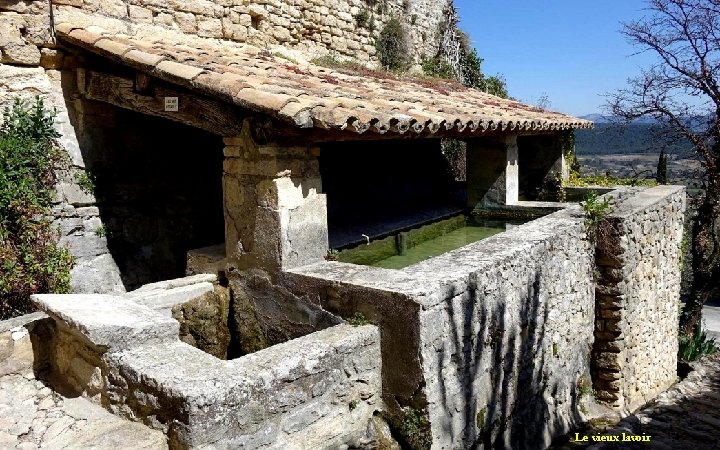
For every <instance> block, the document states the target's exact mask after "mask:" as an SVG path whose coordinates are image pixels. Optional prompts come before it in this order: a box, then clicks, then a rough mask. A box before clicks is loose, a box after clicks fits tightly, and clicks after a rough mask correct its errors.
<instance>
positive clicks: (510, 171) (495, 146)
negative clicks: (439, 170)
mask: <svg viewBox="0 0 720 450" xmlns="http://www.w3.org/2000/svg"><path fill="white" fill-rule="evenodd" d="M466 170H467V198H468V206H469V207H470V208H476V207H492V206H496V205H512V204H516V203H517V201H518V146H517V136H516V135H510V136H502V137H498V138H493V139H488V138H478V139H470V140H468V141H467V169H466Z"/></svg>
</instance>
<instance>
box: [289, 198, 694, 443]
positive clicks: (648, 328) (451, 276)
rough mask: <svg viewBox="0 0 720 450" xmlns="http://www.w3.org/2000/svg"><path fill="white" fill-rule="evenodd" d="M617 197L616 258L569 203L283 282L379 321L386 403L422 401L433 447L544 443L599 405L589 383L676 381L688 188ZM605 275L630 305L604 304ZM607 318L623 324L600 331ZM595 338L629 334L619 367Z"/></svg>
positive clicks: (397, 406) (646, 391)
mask: <svg viewBox="0 0 720 450" xmlns="http://www.w3.org/2000/svg"><path fill="white" fill-rule="evenodd" d="M610 195H613V196H614V197H615V199H616V201H615V202H614V204H615V205H616V207H617V209H616V210H615V212H614V213H613V216H612V217H616V218H617V220H618V224H619V225H621V228H619V230H622V233H621V234H619V236H620V237H619V242H620V244H619V247H617V248H615V247H613V248H614V249H615V250H613V251H614V253H612V255H613V258H615V259H614V260H613V261H614V262H612V263H606V260H608V259H612V258H609V257H605V256H603V255H602V254H600V255H596V254H595V249H594V245H593V244H592V243H591V240H590V239H589V238H588V236H587V229H586V225H585V223H584V222H585V219H584V215H583V212H582V210H581V208H580V207H579V206H572V207H570V208H567V209H564V210H562V211H558V212H555V213H553V214H550V215H548V216H546V217H543V218H541V219H537V220H535V221H532V222H530V223H526V224H524V225H521V226H518V227H515V228H512V229H510V230H508V231H506V232H505V233H502V234H499V235H495V236H493V237H491V238H488V239H485V240H482V241H479V242H476V243H474V244H470V245H468V246H465V247H463V248H460V249H458V250H455V251H452V252H448V253H446V254H444V255H440V256H438V257H435V258H431V259H429V260H427V261H425V262H422V263H419V264H416V265H413V266H409V267H407V268H405V269H401V270H385V269H379V268H375V267H367V266H356V265H351V264H344V263H333V262H325V263H318V264H313V265H309V266H305V267H300V268H297V269H293V270H291V271H289V272H288V277H289V279H288V282H291V283H292V285H291V286H292V289H293V290H295V291H297V292H303V293H304V294H305V295H306V296H308V297H310V293H312V292H315V293H319V295H318V294H316V295H318V300H317V301H318V302H319V303H320V304H321V305H322V306H323V307H324V308H325V309H327V310H329V311H332V312H334V313H336V314H339V315H341V316H342V317H348V318H349V317H352V316H353V314H354V313H357V312H359V313H362V314H363V315H364V316H365V317H367V318H368V319H369V320H370V321H371V322H372V323H377V324H378V326H379V328H380V331H381V334H382V346H383V348H382V354H383V389H384V392H385V401H386V404H387V405H388V406H389V408H390V411H391V412H392V413H393V414H396V415H399V416H402V415H403V414H406V413H407V412H408V408H414V409H415V410H416V411H424V413H425V414H427V417H428V419H429V423H430V430H429V432H430V435H431V436H429V438H430V439H431V441H432V444H431V448H432V449H451V448H545V447H547V446H548V445H549V444H550V442H551V440H552V438H553V437H556V436H557V435H559V434H563V433H565V432H567V431H568V430H569V429H571V428H573V427H575V426H577V425H579V424H580V423H581V422H582V420H583V419H584V418H586V417H585V412H584V411H586V408H588V409H587V410H593V409H595V405H594V403H595V399H594V398H593V395H592V387H593V386H592V383H593V381H596V385H595V388H596V389H598V390H599V394H600V398H601V399H603V400H608V399H607V398H606V397H603V395H605V393H606V391H603V390H602V389H605V388H606V385H605V384H604V380H607V379H608V378H610V379H612V380H615V382H617V383H618V384H619V385H620V386H622V389H621V390H619V391H618V392H619V394H618V395H619V396H620V395H628V396H629V397H628V398H629V399H630V400H629V401H628V402H627V406H628V407H631V408H636V407H638V406H640V404H641V403H642V402H640V401H638V400H636V399H639V398H642V399H645V400H647V399H650V398H651V397H652V396H654V395H656V394H657V393H658V392H660V390H662V389H663V388H664V387H666V386H667V384H668V383H670V382H672V380H674V379H675V364H676V360H675V358H676V352H677V301H678V290H677V289H678V286H679V284H678V283H679V268H678V266H677V264H678V260H679V250H678V249H679V242H680V236H681V234H680V230H681V229H682V227H681V224H682V222H683V211H684V193H683V190H682V188H680V187H657V188H652V189H647V190H643V189H642V188H633V189H622V190H620V191H616V192H613V193H612V194H610ZM612 217H611V219H612ZM618 249H619V250H618ZM617 255H620V257H619V259H618V256H617ZM596 258H597V264H598V265H599V266H600V267H601V272H603V278H602V281H601V284H600V285H599V286H597V287H596V281H595V278H594V271H595V264H596ZM293 277H294V278H293ZM611 279H612V280H613V283H614V284H612V283H611V284H612V286H611V285H610V284H608V283H610V280H611ZM603 283H605V284H603ZM611 287H612V288H613V289H616V290H617V289H620V290H621V291H622V292H619V291H618V292H617V293H616V294H613V295H614V297H612V298H611V300H613V301H622V302H624V303H623V305H624V306H622V308H621V307H619V306H617V305H616V304H612V305H608V304H606V303H605V302H606V299H607V298H609V297H610V296H611V295H610V293H609V292H608V291H607V289H610V288H611ZM596 292H597V298H598V302H597V305H598V306H596ZM596 308H597V310H596ZM610 313H612V314H616V315H618V314H619V317H616V316H613V317H608V316H607V314H610ZM596 314H597V320H596ZM610 324H612V326H615V327H617V329H619V330H622V332H621V333H616V334H612V335H610V334H605V331H606V328H604V327H608V326H610ZM606 337H610V338H612V342H609V341H610V340H609V339H606ZM593 341H596V342H600V343H601V345H605V344H608V345H615V346H618V345H622V347H621V348H619V349H615V350H612V349H608V350H607V352H608V353H609V356H610V357H612V358H614V359H613V360H612V361H613V363H614V364H616V365H619V368H618V369H617V370H611V369H613V367H610V366H607V365H605V364H606V362H607V361H610V360H609V359H608V356H607V355H604V354H602V355H601V354H599V353H598V352H597V351H595V352H593ZM599 369H602V374H601V373H600V372H599ZM598 380H599V381H600V383H597V381H598ZM626 392H627V394H626ZM643 401H644V400H643ZM614 406H616V407H618V404H615V405H614Z"/></svg>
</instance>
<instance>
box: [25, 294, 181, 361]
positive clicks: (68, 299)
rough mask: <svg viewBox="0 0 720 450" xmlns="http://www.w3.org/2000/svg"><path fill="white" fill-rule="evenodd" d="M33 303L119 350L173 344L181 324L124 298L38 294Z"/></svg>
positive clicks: (93, 340) (94, 340)
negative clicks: (166, 343)
mask: <svg viewBox="0 0 720 450" xmlns="http://www.w3.org/2000/svg"><path fill="white" fill-rule="evenodd" d="M32 300H33V302H34V303H35V304H36V305H37V306H38V308H40V309H41V310H43V311H45V312H46V313H47V314H48V315H50V316H51V317H53V318H54V319H55V320H59V321H62V322H63V323H64V324H66V325H67V326H68V327H69V328H70V329H71V330H72V331H74V332H76V333H78V334H80V335H82V336H84V337H85V338H87V339H88V341H90V342H91V343H92V344H93V345H96V346H98V347H100V348H105V349H110V350H118V349H125V348H131V347H135V346H137V345H148V344H151V343H156V344H161V343H165V342H173V341H175V340H176V339H177V336H178V330H179V325H178V323H177V321H175V320H173V319H171V318H169V317H164V316H162V315H161V314H159V313H157V312H155V311H153V310H151V309H149V308H148V307H146V306H142V305H139V304H137V303H135V302H133V301H130V300H127V299H125V298H122V297H116V296H111V295H92V294H76V295H62V294H37V295H33V296H32Z"/></svg>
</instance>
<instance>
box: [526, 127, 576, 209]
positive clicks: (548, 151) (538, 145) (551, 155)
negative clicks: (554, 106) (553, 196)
mask: <svg viewBox="0 0 720 450" xmlns="http://www.w3.org/2000/svg"><path fill="white" fill-rule="evenodd" d="M518 148H519V151H518V154H519V158H520V160H521V161H522V166H523V170H522V174H520V177H519V183H520V191H522V192H523V194H524V195H525V196H526V197H528V198H534V197H535V195H537V194H538V193H539V192H540V190H541V189H542V188H543V187H544V186H546V185H547V184H548V183H549V184H550V185H554V184H555V183H556V177H557V175H560V176H561V177H562V179H563V180H567V179H568V176H569V168H568V167H567V164H566V162H565V157H564V155H563V144H562V139H561V136H560V135H559V134H549V135H548V134H546V135H530V136H520V137H519V138H518ZM546 182H547V183H546Z"/></svg>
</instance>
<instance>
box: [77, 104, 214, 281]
mask: <svg viewBox="0 0 720 450" xmlns="http://www.w3.org/2000/svg"><path fill="white" fill-rule="evenodd" d="M80 131H81V133H79V136H78V137H79V138H80V139H79V140H80V142H81V149H82V152H83V156H84V159H85V161H86V164H87V168H88V170H89V172H90V175H91V177H92V179H93V180H94V183H95V196H96V198H97V202H98V207H99V210H100V216H101V219H102V221H103V226H104V230H103V232H104V233H105V234H106V236H107V239H108V247H109V249H110V252H111V254H112V256H113V258H114V259H115V262H116V263H117V264H118V266H119V268H120V271H121V276H122V280H123V283H124V285H125V287H126V289H133V288H136V287H138V286H140V285H142V284H145V283H149V282H154V281H158V280H165V279H171V278H177V277H181V276H184V274H185V265H186V258H187V256H186V255H187V251H188V250H190V249H195V248H199V247H205V246H209V245H214V244H217V243H220V242H224V239H225V238H224V232H225V231H224V217H223V200H222V162H223V153H222V149H223V142H222V138H221V137H220V136H216V135H214V134H211V133H208V132H206V131H203V130H200V129H197V128H193V127H189V126H186V125H182V124H180V123H176V122H172V121H169V120H166V119H161V118H156V117H152V116H147V115H143V114H139V113H136V112H133V111H129V110H124V109H120V108H117V107H113V106H110V105H107V104H105V103H99V102H92V101H83V108H82V128H81V130H80Z"/></svg>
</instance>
